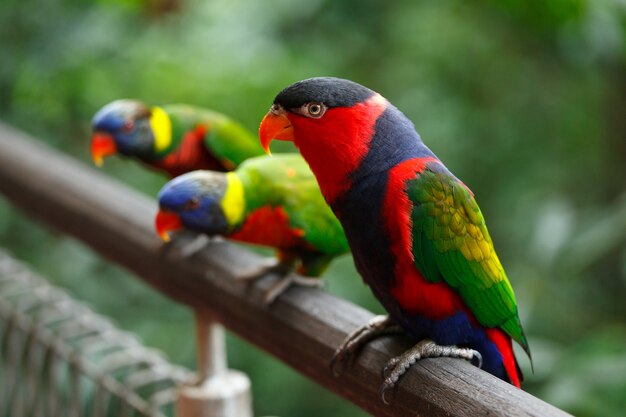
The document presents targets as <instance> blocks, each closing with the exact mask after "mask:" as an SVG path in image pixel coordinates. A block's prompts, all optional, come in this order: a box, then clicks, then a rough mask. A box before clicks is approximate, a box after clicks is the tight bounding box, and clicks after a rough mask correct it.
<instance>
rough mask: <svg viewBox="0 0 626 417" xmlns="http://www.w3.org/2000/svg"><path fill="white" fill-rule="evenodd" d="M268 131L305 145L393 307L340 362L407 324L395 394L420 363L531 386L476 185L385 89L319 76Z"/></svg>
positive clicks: (366, 269) (287, 103)
mask: <svg viewBox="0 0 626 417" xmlns="http://www.w3.org/2000/svg"><path fill="white" fill-rule="evenodd" d="M259 136H260V139H261V144H262V145H263V147H264V148H265V149H266V151H268V149H269V144H270V142H271V140H272V139H278V140H287V141H293V142H294V143H295V145H296V146H297V147H298V148H299V150H300V152H301V154H302V156H303V157H304V159H305V160H306V161H307V162H308V163H309V165H310V167H311V169H312V170H313V173H314V174H315V176H316V178H317V181H318V183H319V185H320V188H321V191H322V194H323V195H324V197H325V199H326V201H327V202H328V203H329V204H330V206H331V207H332V209H333V211H334V212H335V214H336V215H337V217H338V218H339V220H340V222H341V224H342V225H343V227H344V230H345V233H346V235H347V238H348V242H349V244H350V248H351V250H352V253H353V256H354V261H355V265H356V268H357V270H358V271H359V273H360V274H361V275H362V276H363V279H364V280H365V282H366V283H367V284H368V285H369V286H370V288H371V289H372V291H373V292H374V294H375V295H376V297H377V298H378V300H379V301H380V302H381V303H382V305H383V306H384V307H385V309H386V310H387V312H388V313H389V316H388V317H384V316H383V317H381V316H377V317H376V318H375V319H374V320H373V321H372V322H371V323H368V325H366V326H364V327H362V328H360V329H358V330H357V331H355V332H354V333H353V334H352V335H351V336H349V337H348V339H346V341H345V342H344V343H343V344H342V345H341V346H340V348H339V349H338V350H337V352H336V354H335V357H334V358H333V360H338V361H339V362H341V361H345V360H347V359H349V358H350V357H351V356H352V355H353V354H354V352H355V351H356V349H357V347H358V346H359V345H362V344H363V343H364V342H366V341H368V340H371V339H372V338H374V337H376V336H377V335H381V334H387V333H390V332H391V331H395V330H398V329H403V330H404V331H405V332H407V333H408V334H409V336H411V337H412V338H414V339H415V340H421V342H420V343H418V344H417V345H416V346H415V347H414V348H413V349H410V350H409V351H407V352H405V353H404V354H403V355H401V356H399V357H397V358H394V359H392V360H391V361H390V362H389V363H388V364H387V366H386V367H385V372H384V374H385V379H384V381H383V385H382V387H381V393H382V396H383V400H384V401H385V402H386V400H385V392H386V391H387V390H388V389H389V388H391V387H393V386H394V385H395V384H396V382H397V381H398V379H399V378H400V377H401V376H402V374H403V373H404V372H405V371H406V370H407V369H408V368H409V367H410V366H411V365H412V364H413V363H414V362H415V361H416V360H418V359H420V358H426V357H436V356H448V357H458V358H464V359H467V360H472V359H473V360H475V361H476V362H479V363H480V362H481V361H482V368H483V369H485V370H486V371H488V372H490V373H491V374H493V375H495V376H497V377H499V378H501V379H503V380H505V381H508V382H510V383H511V384H513V385H515V386H517V387H519V386H520V381H521V380H522V374H521V371H520V369H519V366H518V364H517V360H516V358H515V355H514V353H513V347H512V343H511V340H512V339H513V340H515V341H516V342H517V343H519V344H520V345H521V346H522V347H523V348H524V350H525V351H526V352H527V354H528V356H529V358H530V350H529V347H528V341H527V340H526V336H525V335H524V331H523V330H522V325H521V323H520V319H519V316H518V310H517V305H516V301H515V296H514V294H513V289H512V288H511V285H510V283H509V281H508V279H507V276H506V274H505V272H504V269H503V267H502V265H501V264H500V261H499V260H498V256H497V255H496V252H495V250H494V246H493V243H492V241H491V237H490V236H489V232H488V231H487V227H486V225H485V220H484V218H483V215H482V213H481V211H480V209H479V208H478V204H477V203H476V200H475V199H474V195H473V193H472V192H471V191H470V189H469V188H468V187H467V186H466V185H465V184H463V183H462V182H461V181H460V180H459V179H457V178H456V177H455V176H454V175H453V174H452V173H451V172H450V171H449V170H448V169H447V168H446V167H445V165H444V164H443V163H442V162H441V161H440V160H439V159H438V158H437V157H436V156H435V154H434V153H433V152H432V151H431V150H430V149H428V148H427V147H426V145H424V143H423V142H422V140H421V138H420V136H419V135H418V134H417V132H416V131H415V127H414V126H413V124H412V123H411V121H409V119H408V118H407V117H406V116H404V114H402V113H401V112H400V110H398V109H397V108H396V107H394V106H393V105H392V104H390V103H389V102H388V101H387V100H386V99H385V98H383V97H382V96H381V95H379V94H378V93H376V92H374V91H372V90H370V89H368V88H366V87H364V86H362V85H359V84H357V83H354V82H352V81H348V80H343V79H338V78H312V79H308V80H303V81H300V82H297V83H295V84H293V85H291V86H289V87H287V88H285V89H284V90H283V91H281V92H280V93H279V94H278V95H277V96H276V98H275V99H274V103H273V105H272V106H271V108H270V111H269V113H268V114H267V115H266V116H265V118H264V119H263V121H262V123H261V126H260V130H259Z"/></svg>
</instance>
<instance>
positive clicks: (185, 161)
mask: <svg viewBox="0 0 626 417" xmlns="http://www.w3.org/2000/svg"><path fill="white" fill-rule="evenodd" d="M92 130H93V136H92V139H91V154H92V157H93V160H94V163H95V164H96V165H98V166H100V165H102V162H103V158H104V157H105V156H108V155H112V154H115V153H119V154H121V155H124V156H127V157H134V158H137V159H139V160H140V161H141V162H143V163H144V164H146V165H148V166H150V167H151V168H153V169H156V170H159V171H164V172H166V173H167V174H169V175H170V176H171V177H175V176H178V175H180V174H184V173H185V172H189V171H193V170H197V169H211V170H216V171H230V170H233V169H235V167H237V166H238V165H239V164H240V163H242V162H243V161H244V160H246V159H247V158H250V157H253V156H258V155H262V154H263V150H262V149H261V147H260V146H259V143H258V141H257V140H256V138H255V137H254V135H252V134H251V133H250V132H248V131H247V130H246V129H245V128H244V127H242V126H241V125H239V124H238V123H236V122H235V121H233V120H231V119H230V118H228V117H227V116H225V115H223V114H221V113H217V112H214V111H211V110H207V109H203V108H200V107H194V106H189V105H185V104H171V105H166V106H163V107H158V106H152V107H150V106H148V105H146V104H144V103H142V102H141V101H137V100H116V101H113V102H111V103H109V104H107V105H106V106H104V107H102V109H100V110H99V111H98V112H97V113H96V115H95V116H94V118H93V121H92Z"/></svg>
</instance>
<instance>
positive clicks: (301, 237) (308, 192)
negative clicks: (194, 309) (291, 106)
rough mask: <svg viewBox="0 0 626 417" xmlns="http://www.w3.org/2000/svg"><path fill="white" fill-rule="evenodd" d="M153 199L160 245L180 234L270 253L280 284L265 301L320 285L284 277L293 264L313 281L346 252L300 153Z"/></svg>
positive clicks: (202, 178)
mask: <svg viewBox="0 0 626 417" xmlns="http://www.w3.org/2000/svg"><path fill="white" fill-rule="evenodd" d="M158 200H159V207H160V210H159V213H158V214H157V218H156V222H155V223H156V229H157V232H158V233H159V235H160V236H161V237H163V238H164V239H167V237H168V234H169V233H170V232H171V231H174V230H178V229H180V228H186V229H189V230H193V231H196V232H200V233H205V234H207V235H209V236H215V235H220V236H224V237H227V238H228V239H231V240H235V241H239V242H245V243H252V244H257V245H262V246H267V247H272V248H275V249H276V250H277V251H278V259H279V261H280V263H279V264H278V266H277V269H278V271H279V272H281V273H283V275H284V278H283V279H282V280H281V281H279V282H278V283H277V284H276V285H275V286H274V287H273V288H271V289H270V290H269V291H268V292H267V294H266V300H265V301H266V302H268V303H270V302H272V301H273V300H274V299H275V297H276V296H278V295H279V294H280V293H281V292H282V291H283V290H284V289H286V288H287V286H288V285H290V284H291V283H296V284H302V285H313V286H319V284H320V283H321V280H320V279H319V278H303V277H297V276H295V275H293V274H290V273H288V272H290V270H292V269H293V267H294V266H297V271H298V272H299V273H300V274H302V275H304V276H305V277H319V276H320V275H321V274H322V273H323V272H324V271H325V270H326V268H327V267H328V265H329V263H330V261H331V260H332V259H333V258H334V257H336V256H339V255H341V254H344V253H347V252H348V250H349V248H348V242H347V240H346V237H345V235H344V233H343V229H342V227H341V224H340V223H339V221H338V220H337V218H336V217H335V215H334V214H333V213H332V211H331V210H330V208H329V207H328V205H327V204H326V202H325V201H324V198H323V197H322V194H321V193H320V191H319V187H318V185H317V182H316V180H315V177H314V176H313V173H312V172H311V170H310V169H309V167H308V165H307V164H306V162H305V161H304V159H302V157H301V156H300V155H299V154H278V155H276V156H274V157H269V156H261V157H257V158H251V159H249V160H247V161H246V162H244V163H243V164H241V165H240V166H239V167H238V168H237V169H236V170H235V171H233V172H227V173H223V172H217V171H193V172H190V173H187V174H184V175H181V176H179V177H177V178H175V179H173V180H171V181H170V182H168V183H167V184H165V186H164V187H163V188H162V189H161V191H160V192H159V195H158ZM258 275H259V274H257V273H256V272H254V273H252V274H251V277H256V276H258ZM244 278H245V277H244Z"/></svg>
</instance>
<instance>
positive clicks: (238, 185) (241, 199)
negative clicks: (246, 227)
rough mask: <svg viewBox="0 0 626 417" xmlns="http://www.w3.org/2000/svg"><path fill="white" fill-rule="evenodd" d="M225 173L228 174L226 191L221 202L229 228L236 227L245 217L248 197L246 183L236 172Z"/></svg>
mask: <svg viewBox="0 0 626 417" xmlns="http://www.w3.org/2000/svg"><path fill="white" fill-rule="evenodd" d="M224 175H226V191H225V192H224V197H223V198H222V202H221V205H222V211H223V212H224V217H226V221H227V223H228V226H229V228H236V227H238V226H239V225H240V224H241V223H242V221H243V219H244V217H245V211H246V198H245V189H244V184H243V183H242V182H241V179H240V178H239V176H238V175H237V174H236V173H235V172H228V173H226V174H224Z"/></svg>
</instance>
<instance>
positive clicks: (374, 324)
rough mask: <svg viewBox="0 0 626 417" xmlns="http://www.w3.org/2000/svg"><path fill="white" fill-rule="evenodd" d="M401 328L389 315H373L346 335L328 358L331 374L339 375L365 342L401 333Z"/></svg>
mask: <svg viewBox="0 0 626 417" xmlns="http://www.w3.org/2000/svg"><path fill="white" fill-rule="evenodd" d="M402 332H403V330H402V328H401V327H400V326H398V324H397V323H395V322H394V321H393V320H392V319H391V318H390V317H389V316H383V315H380V316H374V317H373V318H372V319H371V320H370V321H369V322H368V323H367V324H365V325H364V326H361V327H359V328H358V329H356V330H355V331H354V332H352V333H351V334H349V335H348V337H346V338H345V339H344V341H343V342H342V343H341V345H340V346H339V347H338V348H337V350H335V353H334V354H333V357H332V358H331V360H330V369H331V371H332V372H333V375H335V376H336V377H338V376H339V375H341V371H342V370H343V367H344V366H346V365H347V364H349V363H350V362H351V361H352V360H353V358H354V356H355V355H356V353H357V352H358V351H359V349H361V347H363V345H364V344H366V343H367V342H369V341H371V340H373V339H376V338H377V337H380V336H385V335H391V334H398V333H402Z"/></svg>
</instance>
